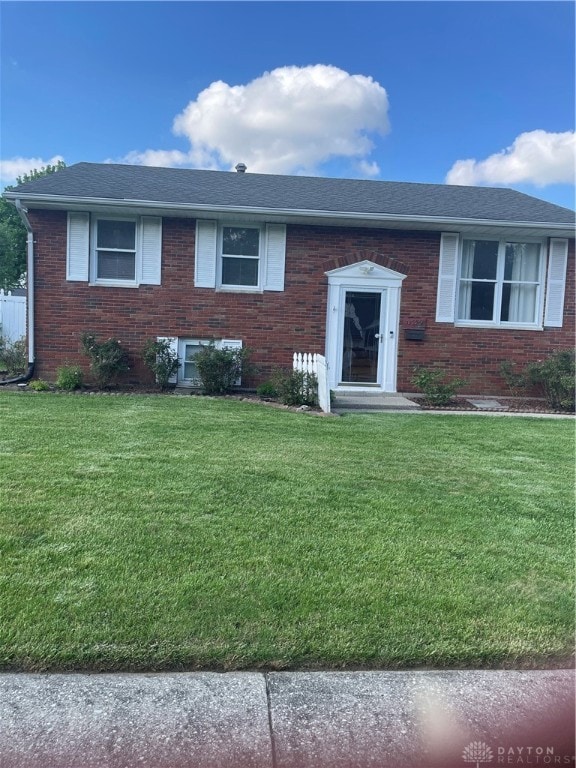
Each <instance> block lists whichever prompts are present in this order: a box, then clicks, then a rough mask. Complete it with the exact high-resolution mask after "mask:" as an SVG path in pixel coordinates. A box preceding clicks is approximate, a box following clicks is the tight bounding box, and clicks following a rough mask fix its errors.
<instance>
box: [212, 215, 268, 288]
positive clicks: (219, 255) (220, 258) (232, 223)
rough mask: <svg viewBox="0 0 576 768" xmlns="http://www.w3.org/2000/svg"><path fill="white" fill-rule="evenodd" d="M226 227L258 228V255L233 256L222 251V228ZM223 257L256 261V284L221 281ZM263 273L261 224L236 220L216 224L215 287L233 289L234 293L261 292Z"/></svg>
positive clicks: (262, 229) (262, 234)
mask: <svg viewBox="0 0 576 768" xmlns="http://www.w3.org/2000/svg"><path fill="white" fill-rule="evenodd" d="M226 227H237V228H238V229H256V230H258V256H240V255H238V256H234V255H232V256H231V255H230V254H225V253H223V249H224V229H225V228H226ZM224 258H227V259H234V258H237V259H252V260H254V261H258V281H257V283H256V285H235V284H233V283H224V282H223V281H222V272H223V264H224ZM263 274H264V228H263V226H262V224H258V223H256V222H238V221H224V222H221V223H220V224H219V226H218V251H217V282H216V287H217V288H218V290H220V291H234V293H262V291H263V288H262V280H263Z"/></svg>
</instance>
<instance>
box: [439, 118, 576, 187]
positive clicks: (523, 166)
mask: <svg viewBox="0 0 576 768" xmlns="http://www.w3.org/2000/svg"><path fill="white" fill-rule="evenodd" d="M575 168H576V134H575V133H574V132H573V131H566V132H565V133H548V132H547V131H542V130H538V131H529V132H527V133H521V134H520V136H518V137H517V138H516V139H515V140H514V143H513V144H512V146H510V147H506V149H503V150H502V151H501V152H497V153H496V154H494V155H490V157H487V158H486V159H485V160H458V161H457V162H456V163H454V165H453V166H452V168H451V169H450V170H449V171H448V175H447V176H446V183H447V184H465V185H470V186H476V185H481V184H521V183H526V184H535V185H537V186H541V187H543V186H546V185H547V184H573V183H574V177H575Z"/></svg>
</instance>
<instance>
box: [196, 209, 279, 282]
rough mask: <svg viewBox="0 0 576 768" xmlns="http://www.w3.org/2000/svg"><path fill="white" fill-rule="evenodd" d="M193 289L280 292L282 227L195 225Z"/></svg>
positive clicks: (226, 224) (198, 223)
mask: <svg viewBox="0 0 576 768" xmlns="http://www.w3.org/2000/svg"><path fill="white" fill-rule="evenodd" d="M195 256H196V261H195V268H194V285H195V286H196V287H197V288H218V289H220V290H223V291H238V292H255V291H258V292H260V291H283V290H284V269H285V257H286V225H285V224H267V225H266V226H263V225H259V224H252V223H240V222H230V223H228V222H224V223H222V224H218V222H216V221H202V220H198V221H197V222H196V254H195Z"/></svg>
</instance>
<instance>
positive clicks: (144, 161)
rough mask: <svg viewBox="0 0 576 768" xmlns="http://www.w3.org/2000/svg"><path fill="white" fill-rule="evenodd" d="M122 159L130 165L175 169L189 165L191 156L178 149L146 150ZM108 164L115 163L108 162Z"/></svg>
mask: <svg viewBox="0 0 576 768" xmlns="http://www.w3.org/2000/svg"><path fill="white" fill-rule="evenodd" d="M122 159H123V162H125V163H128V164H129V165H153V166H156V167H164V168H174V167H176V166H178V165H187V164H188V163H189V156H188V155H187V154H186V153H185V152H180V150H178V149H146V150H145V151H144V152H129V153H128V154H127V155H126V156H125V157H124V158H122ZM106 162H107V163H112V162H114V161H113V160H106Z"/></svg>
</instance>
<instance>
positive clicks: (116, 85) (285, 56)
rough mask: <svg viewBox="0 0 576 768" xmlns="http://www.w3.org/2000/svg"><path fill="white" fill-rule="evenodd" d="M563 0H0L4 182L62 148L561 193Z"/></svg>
mask: <svg viewBox="0 0 576 768" xmlns="http://www.w3.org/2000/svg"><path fill="white" fill-rule="evenodd" d="M574 9H575V6H574V3H572V2H554V1H551V2H547V1H546V2H538V1H537V0H536V1H534V2H532V1H530V2H522V1H519V2H516V1H513V2H499V1H498V0H492V1H489V0H488V1H486V2H465V1H462V2H458V1H455V2H435V1H433V0H429V1H427V2H329V1H328V2H288V3H283V2H278V3H277V2H242V1H238V2H208V3H204V2H162V3H157V2H9V1H6V0H3V1H2V2H0V14H1V18H0V21H1V23H2V32H1V34H2V37H1V56H2V62H1V63H2V74H1V77H2V80H1V87H2V96H1V108H2V113H1V114H2V117H1V120H2V122H1V145H0V159H1V161H2V166H1V176H2V178H1V182H2V184H9V183H12V182H13V180H14V176H15V175H18V173H23V172H25V170H27V169H28V168H30V167H36V166H38V165H39V164H42V163H46V162H51V161H53V160H54V158H58V157H62V158H63V159H64V160H65V162H66V163H67V164H68V165H70V164H72V163H76V162H80V161H90V162H104V161H114V162H136V163H146V164H164V165H173V166H175V167H207V168H222V169H226V170H227V169H231V168H233V166H234V165H235V163H236V162H239V161H243V162H245V163H246V164H247V166H248V171H250V170H252V171H261V172H274V173H307V174H318V175H327V176H347V177H363V178H374V179H384V180H393V181H418V182H431V183H444V182H445V181H447V180H448V181H449V182H450V183H466V184H488V185H490V186H498V185H501V184H504V185H506V186H512V187H514V188H516V189H519V190H520V191H523V192H526V193H528V194H532V195H535V196H537V197H541V198H543V199H546V200H550V201H551V202H555V203H558V204H559V205H564V206H567V207H574V186H573V185H574V153H575V141H576V140H575V135H574V119H575V117H574V115H575V103H574V99H575V97H574V94H575V83H574V63H575V53H574V24H575V21H574Z"/></svg>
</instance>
